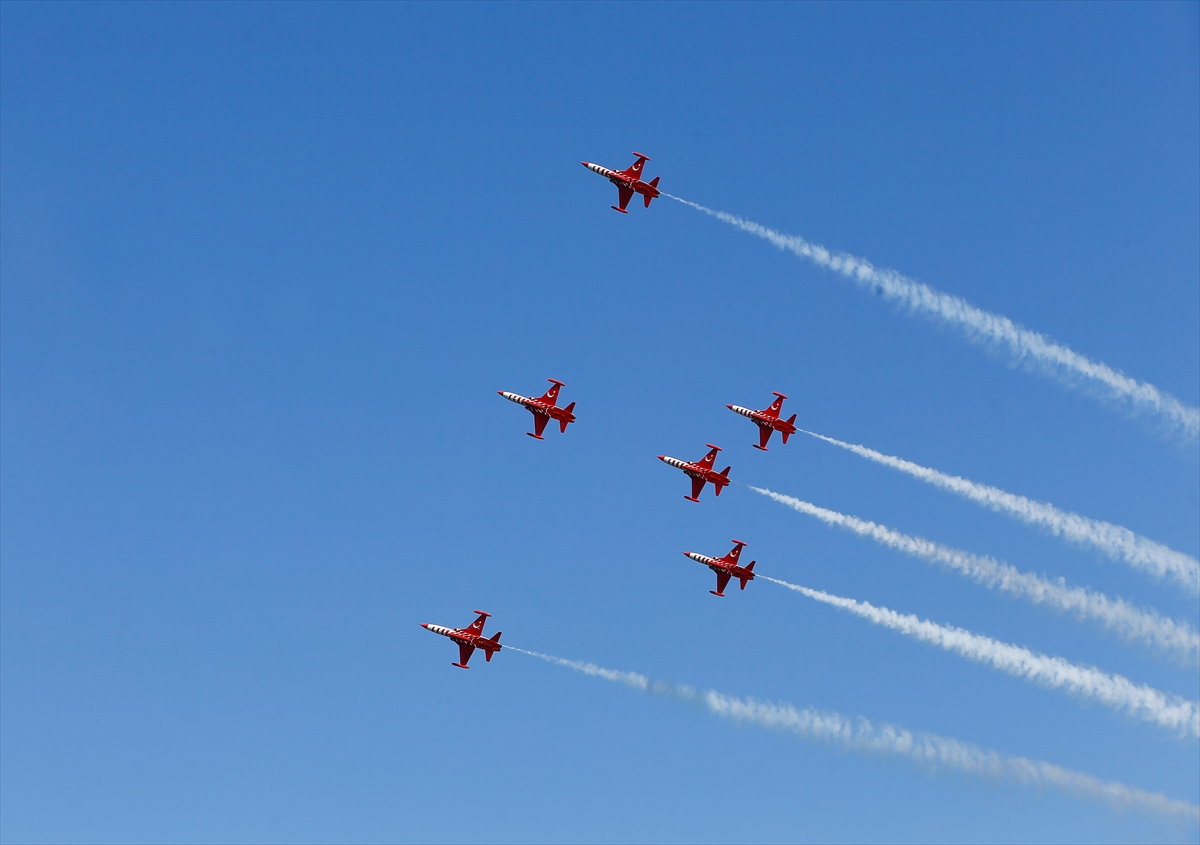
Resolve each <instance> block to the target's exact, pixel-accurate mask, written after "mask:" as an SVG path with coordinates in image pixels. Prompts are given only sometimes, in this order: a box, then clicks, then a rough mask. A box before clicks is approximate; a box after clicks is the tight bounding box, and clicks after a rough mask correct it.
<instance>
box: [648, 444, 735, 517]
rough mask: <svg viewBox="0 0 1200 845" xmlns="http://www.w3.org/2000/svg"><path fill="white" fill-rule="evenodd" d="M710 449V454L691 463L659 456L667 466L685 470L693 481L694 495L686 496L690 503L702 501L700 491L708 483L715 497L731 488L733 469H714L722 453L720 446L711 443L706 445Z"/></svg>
mask: <svg viewBox="0 0 1200 845" xmlns="http://www.w3.org/2000/svg"><path fill="white" fill-rule="evenodd" d="M705 445H707V446H708V448H709V449H710V451H709V453H708V454H707V455H705V456H704V457H703V458H701V459H700V460H698V461H695V462H689V461H681V460H679V458H672V457H670V456H669V455H659V456H658V459H659V460H660V461H662V462H663V463H664V464H666V465H667V466H673V467H675V469H680V470H683V471H684V472H685V473H687V474H688V476H689V477H691V479H692V495H690V496H684V497H683V498H685V499H687V500H688V501H689V502H698V501H700V491H701V490H703V489H704V484H705V483H706V482H712V485H713V487H714V488H716V489H715V495H717V496H720V495H721V490H722V489H723V488H725V487H727V486H729V470H731V469H732V468H733V467H725V469H723V470H721V471H720V472H717V471H716V470H714V469H713V461H715V460H716V459H717V452H720V451H721V447H720V446H714V445H712V444H711V443H707V444H705Z"/></svg>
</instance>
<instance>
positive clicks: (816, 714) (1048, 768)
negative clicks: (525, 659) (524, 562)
mask: <svg viewBox="0 0 1200 845" xmlns="http://www.w3.org/2000/svg"><path fill="white" fill-rule="evenodd" d="M505 648H506V649H512V650H513V651H519V652H521V653H522V654H528V655H531V656H533V657H537V658H539V659H541V660H545V661H546V662H548V663H553V664H556V665H558V666H565V667H566V668H568V669H574V670H575V671H577V672H582V673H584V674H586V675H592V676H594V677H598V678H604V679H605V680H608V681H615V682H617V683H621V684H625V685H627V686H631V687H633V688H634V689H637V690H640V691H643V692H652V693H655V694H657V695H661V696H664V697H668V698H676V699H679V700H681V701H685V702H688V703H691V704H694V705H698V706H700V707H703V708H704V709H706V710H707V711H708V712H709V713H711V714H713V715H714V716H720V717H721V718H723V719H730V720H732V721H735V722H741V723H746V724H751V725H756V726H758V727H761V728H768V729H771V730H777V731H787V732H789V733H793V734H795V735H796V736H798V737H801V738H802V739H811V740H816V741H820V742H824V743H827V744H830V745H836V746H839V747H841V748H844V749H845V750H847V751H854V752H856V753H860V754H887V755H894V756H897V757H904V758H907V759H908V760H911V761H912V762H914V763H916V764H918V765H920V766H922V767H925V768H927V769H928V768H937V767H944V768H948V769H955V770H958V771H961V772H966V773H968V774H973V775H982V776H985V777H993V778H1003V779H1006V780H1013V781H1016V782H1017V783H1020V784H1023V785H1025V786H1032V787H1036V788H1042V787H1050V788H1053V789H1058V790H1060V791H1062V792H1066V793H1069V794H1075V795H1083V796H1088V797H1094V798H1100V799H1103V800H1105V801H1107V802H1108V803H1109V804H1111V805H1112V806H1114V807H1116V808H1117V809H1125V808H1136V809H1141V810H1149V811H1152V812H1156V813H1161V814H1164V815H1171V816H1181V817H1183V818H1185V819H1187V820H1189V821H1193V822H1197V821H1200V807H1198V806H1196V805H1195V804H1189V803H1187V802H1186V801H1178V800H1175V799H1172V798H1167V797H1166V796H1165V795H1162V794H1161V793H1152V792H1146V791H1144V790H1141V789H1135V788H1133V787H1130V786H1126V785H1125V784H1122V783H1115V782H1113V781H1103V780H1100V779H1099V778H1096V777H1093V776H1091V775H1085V774H1083V773H1081V772H1075V771H1072V770H1070V769H1064V768H1063V767H1061V766H1056V765H1054V764H1053V763H1047V762H1044V761H1042V760H1030V759H1029V758H1027V757H1009V756H1007V755H1004V754H1000V753H999V752H996V751H988V750H985V749H983V748H980V747H978V746H976V745H971V744H970V743H966V742H960V741H959V740H956V739H950V738H948V737H943V736H937V735H936V734H929V733H924V732H913V731H908V730H905V729H904V728H901V727H897V726H896V725H889V724H886V723H883V724H879V725H875V724H872V723H871V722H870V721H868V720H867V719H865V718H863V717H861V716H859V717H852V716H844V715H842V714H841V713H835V712H832V711H828V710H824V711H822V710H814V709H811V708H804V709H802V710H801V709H797V708H796V707H793V706H792V705H790V704H775V703H772V702H762V701H757V700H755V699H753V698H734V697H732V696H727V695H724V694H722V693H719V692H716V691H715V690H698V689H695V688H693V687H689V686H681V685H675V684H670V683H667V682H665V681H655V680H651V679H650V678H648V677H646V676H645V675H640V674H638V673H636V672H618V671H616V670H613V669H604V668H602V667H600V666H597V665H595V664H594V663H584V662H581V661H577V660H564V659H563V658H561V657H552V656H551V655H548V654H541V653H539V652H536V651H525V650H524V649H519V648H513V647H512V646H505Z"/></svg>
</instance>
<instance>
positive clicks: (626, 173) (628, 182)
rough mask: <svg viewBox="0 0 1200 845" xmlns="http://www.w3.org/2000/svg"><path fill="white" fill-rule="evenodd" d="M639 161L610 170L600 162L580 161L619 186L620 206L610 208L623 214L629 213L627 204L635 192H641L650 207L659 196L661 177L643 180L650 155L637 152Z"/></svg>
mask: <svg viewBox="0 0 1200 845" xmlns="http://www.w3.org/2000/svg"><path fill="white" fill-rule="evenodd" d="M634 155H635V156H637V161H635V162H634V163H633V164H631V165H629V167H628V168H627V169H625V170H609V169H608V168H607V167H602V166H600V165H599V164H592V163H591V162H590V161H581V162H579V163H580V164H582V165H583V166H584V167H586V168H587V169H588V170H591V171H592V172H593V173H599V174H600V175H601V176H603V177H604V178H605V179H607V180H608V181H610V182H612V183H613V184H614V185H616V186H617V201H618V202H619V203H620V207H618V206H615V205H611V206H609V208H611V209H613V210H615V211H619V212H621V213H622V214H628V213H629V212H628V211H626V210H625V206H627V205H629V201H630V200H631V199H633V195H634V194H641V195H642V197H643V198H644V199H645V200H646V208H649V207H650V200H652V199H654V198H655V197H656V196H658V180H659V179H660V178H661V177H659V176H655V177H654V178H653V179H651V180H650V181H649V182H643V181H642V166H643V165H644V164H645V163H646V162H648V161H649V160H650V157H649V156H644V155H642V154H641V153H638V152H635V153H634Z"/></svg>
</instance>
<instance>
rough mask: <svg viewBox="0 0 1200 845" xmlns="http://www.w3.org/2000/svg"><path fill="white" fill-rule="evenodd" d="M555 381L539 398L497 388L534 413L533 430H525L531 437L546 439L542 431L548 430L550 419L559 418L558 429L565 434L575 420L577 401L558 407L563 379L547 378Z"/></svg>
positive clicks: (509, 399) (500, 392)
mask: <svg viewBox="0 0 1200 845" xmlns="http://www.w3.org/2000/svg"><path fill="white" fill-rule="evenodd" d="M546 381H549V382H553V384H554V387H552V388H550V389H549V390H547V391H546V392H545V393H544V394H543V395H541V396H540V397H538V398H537V399H533V398H531V397H529V396H522V395H521V394H519V393H509V392H508V391H506V390H497V391H496V392H497V393H499V394H500V395H501V396H503V397H504V398H505V399H507V400H508V401H509V402H516V403H517V404H518V405H524V406H525V407H526V408H528V409H529V410H530V412H531V413H532V414H533V431H527V432H525V433H526V434H528V435H529V436H530V437H536V438H537V439H538V440H545V439H546V438H544V437H542V432H543V431H545V430H546V423H548V422H550V420H552V419H555V420H558V429H559V431H561V432H563V433H564V434H565V433H566V431H567V424H568V423H573V422H575V414H574V413H573V412H574V410H575V403H574V402H572V403H571V404H570V405H568V406H567V407H565V408H559V407H558V389H559V388H560V387H562V386H563V383H562V382H561V381H558V380H557V379H546Z"/></svg>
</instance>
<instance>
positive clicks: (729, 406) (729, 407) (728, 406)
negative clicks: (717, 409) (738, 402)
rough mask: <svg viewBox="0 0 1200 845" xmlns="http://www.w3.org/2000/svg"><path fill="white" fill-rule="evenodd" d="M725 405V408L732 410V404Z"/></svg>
mask: <svg viewBox="0 0 1200 845" xmlns="http://www.w3.org/2000/svg"><path fill="white" fill-rule="evenodd" d="M725 407H726V408H728V409H729V410H731V411H732V410H733V406H732V405H726V406H725Z"/></svg>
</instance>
